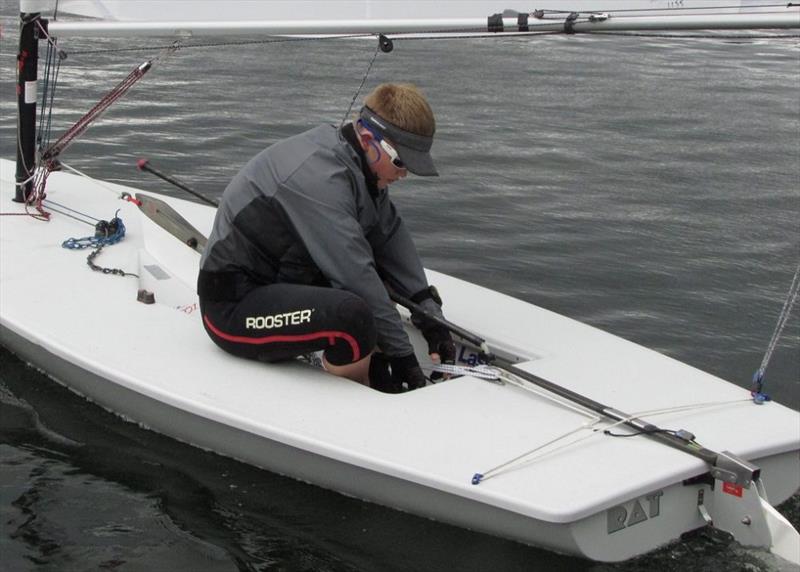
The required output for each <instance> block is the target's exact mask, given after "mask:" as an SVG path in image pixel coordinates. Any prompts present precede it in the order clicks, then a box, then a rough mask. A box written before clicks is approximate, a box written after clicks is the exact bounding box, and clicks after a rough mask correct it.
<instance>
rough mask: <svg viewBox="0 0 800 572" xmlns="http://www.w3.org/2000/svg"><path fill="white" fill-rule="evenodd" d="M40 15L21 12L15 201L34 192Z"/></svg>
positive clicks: (23, 199) (19, 200)
mask: <svg viewBox="0 0 800 572" xmlns="http://www.w3.org/2000/svg"><path fill="white" fill-rule="evenodd" d="M39 16H40V13H39V12H20V34H19V53H18V54H17V114H18V115H17V117H18V121H17V172H16V179H17V191H16V194H15V196H14V201H16V202H18V203H21V202H25V200H26V199H27V198H28V196H29V195H30V194H31V192H32V190H33V181H32V180H31V175H33V171H34V169H35V168H36V91H37V89H36V86H37V79H38V69H39V34H38V26H37V21H39Z"/></svg>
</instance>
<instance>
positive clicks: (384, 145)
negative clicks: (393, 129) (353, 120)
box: [359, 120, 406, 169]
mask: <svg viewBox="0 0 800 572" xmlns="http://www.w3.org/2000/svg"><path fill="white" fill-rule="evenodd" d="M359 123H361V125H362V126H363V127H365V128H366V129H367V131H369V132H370V133H372V136H373V137H375V140H376V141H377V142H378V144H379V145H380V146H381V149H383V150H384V152H385V153H386V154H387V155H388V156H389V159H390V160H391V161H392V165H394V166H395V167H397V168H398V169H405V168H406V164H405V163H403V160H402V159H401V158H400V155H399V154H398V153H397V150H396V149H395V148H394V147H392V146H391V145H390V144H389V142H388V141H386V139H384V138H383V135H381V134H380V133H378V132H377V131H375V130H374V129H373V128H372V127H370V126H369V125H367V124H366V123H364V122H363V121H360V120H359Z"/></svg>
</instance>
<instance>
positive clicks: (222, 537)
mask: <svg viewBox="0 0 800 572" xmlns="http://www.w3.org/2000/svg"><path fill="white" fill-rule="evenodd" d="M14 15H15V14H14V9H13V7H10V6H7V5H4V7H3V12H2V16H3V34H2V47H1V49H0V61H1V64H2V68H0V69H2V79H1V80H0V81H2V85H3V92H2V93H3V96H2V98H0V110H1V111H2V114H1V116H0V156H2V157H4V158H8V159H12V158H13V157H14V151H15V128H16V122H15V115H14V114H15V108H14V87H13V79H14V65H15V53H16V46H15V41H16V39H15V37H14V36H15V30H16V23H15V22H14V20H13V18H14ZM764 35H765V34H760V35H759V36H764ZM766 35H767V36H769V34H766ZM711 36H712V37H708V38H695V37H693V38H680V37H651V38H642V37H635V36H607V37H586V36H574V37H561V36H543V37H536V38H516V39H489V40H483V39H468V40H467V39H464V40H457V41H455V40H454V41H442V40H425V41H397V42H396V43H395V49H394V51H393V52H391V53H388V54H386V53H379V54H378V55H377V58H376V60H375V63H374V66H373V67H372V70H371V72H370V74H369V76H368V78H367V80H366V83H365V86H364V88H363V90H362V91H361V95H362V96H363V95H364V93H366V92H367V91H369V89H371V88H372V87H374V86H375V85H376V84H378V83H380V82H384V81H410V82H413V83H416V84H417V85H419V86H420V87H421V88H422V89H423V90H424V92H425V93H426V94H427V96H428V97H429V99H430V101H431V103H432V106H433V108H434V111H435V113H436V115H437V119H438V131H437V140H436V143H435V145H434V156H435V157H436V160H437V162H438V165H439V169H440V172H441V177H439V178H427V179H422V178H417V179H415V178H413V177H409V178H408V179H406V180H404V181H402V182H400V183H398V184H397V185H396V187H395V188H393V189H392V194H393V197H394V201H395V203H396V204H397V206H398V208H399V209H400V211H401V212H402V214H403V216H404V218H405V220H406V222H407V224H408V225H409V226H410V228H411V230H412V233H413V235H414V237H415V240H416V243H417V246H418V248H419V251H420V253H421V256H422V258H423V260H424V262H425V265H426V266H428V267H430V268H433V269H436V270H439V271H442V272H445V273H448V274H452V275H455V276H458V277H460V278H463V279H465V280H468V281H471V282H475V283H478V284H481V285H483V286H486V287H488V288H492V289H495V290H499V291H501V292H504V293H506V294H509V295H512V296H515V297H518V298H521V299H524V300H527V301H529V302H531V303H534V304H537V305H540V306H543V307H545V308H548V309H550V310H553V311H555V312H558V313H561V314H564V315H567V316H570V317H572V318H575V319H577V320H580V321H583V322H586V323H589V324H591V325H593V326H597V327H599V328H602V329H604V330H607V331H610V332H612V333H614V334H617V335H619V336H622V337H624V338H627V339H629V340H632V341H634V342H637V343H639V344H642V345H644V346H647V347H649V348H652V349H655V350H657V351H659V352H662V353H664V354H666V355H668V356H671V357H673V358H675V359H678V360H680V361H683V362H686V363H688V364H691V365H693V366H695V367H698V368H700V369H703V370H705V371H708V372H711V373H713V374H715V375H718V376H720V377H722V378H724V379H727V380H729V381H731V382H733V383H735V384H738V385H740V386H743V387H746V386H748V384H749V381H750V378H751V376H752V374H753V372H754V371H755V370H756V369H757V368H758V366H759V364H760V362H761V359H762V357H763V355H764V352H765V350H766V347H767V344H768V342H769V340H770V337H771V335H772V332H773V328H774V327H775V323H776V320H777V318H778V315H779V313H780V311H781V307H782V305H783V302H784V300H785V298H786V293H787V290H788V287H789V284H790V282H791V279H792V275H793V272H794V269H795V268H796V265H797V263H798V258H799V257H800V227H799V224H800V223H799V222H798V221H800V42H798V40H797V39H796V38H795V39H786V38H781V37H778V36H779V34H772V37H769V38H766V39H765V38H762V37H758V38H752V37H749V35H748V34H744V35H739V36H738V37H732V35H731V34H716V35H713V34H712V35H711ZM734 36H735V35H734ZM193 42H195V43H199V42H200V40H194V41H193ZM165 43H167V42H165V41H161V40H153V39H151V40H136V39H125V40H120V39H116V40H93V41H87V40H80V41H79V40H64V41H63V42H62V43H61V47H62V49H64V50H65V51H66V53H67V55H68V57H67V58H66V60H64V62H63V64H62V66H61V70H60V77H59V85H58V89H57V91H56V95H55V112H54V114H53V117H52V128H53V133H54V136H56V137H57V136H58V135H59V134H60V133H62V132H63V131H64V130H65V129H66V128H68V127H69V126H70V125H71V124H72V123H73V122H74V121H76V120H77V119H78V118H79V117H80V116H81V115H82V114H83V113H84V112H85V111H86V110H88V109H89V108H90V107H91V106H92V105H93V104H94V103H95V102H96V101H97V100H98V99H99V98H101V97H102V96H103V95H104V94H105V93H106V92H107V91H109V90H110V89H111V88H112V87H113V86H114V85H115V84H116V83H117V82H119V81H120V80H121V79H122V78H123V77H124V76H125V75H127V73H128V72H129V71H130V70H131V69H133V67H134V66H136V65H138V64H139V63H141V62H142V61H144V60H145V59H149V58H153V57H156V56H160V58H159V59H158V60H157V61H156V63H155V65H154V67H153V69H152V70H151V71H150V72H149V73H148V74H147V75H146V76H145V78H144V79H142V80H141V81H140V82H139V83H138V84H137V85H136V86H135V87H134V88H133V89H132V90H131V91H130V92H129V93H128V94H127V95H126V96H125V98H123V99H122V100H121V101H120V102H118V103H117V104H115V105H114V106H113V107H112V108H111V109H110V110H109V111H108V112H107V113H106V114H105V115H104V116H103V117H102V118H101V119H100V120H98V121H97V123H96V124H95V125H94V126H93V127H91V128H90V130H89V131H88V133H87V134H86V135H85V136H84V137H83V138H82V139H80V140H79V141H78V142H77V143H75V144H74V145H73V146H72V147H71V148H70V149H69V150H68V151H67V153H66V155H65V156H64V157H63V159H64V162H65V163H67V164H68V165H70V166H72V167H74V168H76V169H79V170H81V171H83V172H85V173H86V174H88V175H90V176H92V177H96V178H100V179H104V180H110V181H113V182H119V183H124V184H129V185H132V186H135V187H139V188H144V189H147V190H152V191H158V192H164V193H168V194H180V191H178V190H176V189H173V188H170V187H169V186H167V185H165V184H163V183H161V182H160V181H159V180H157V179H153V178H149V177H148V176H147V175H144V174H142V173H140V172H138V171H137V170H136V167H135V164H136V161H137V159H138V158H141V157H146V158H149V159H150V160H151V161H152V163H153V164H154V165H156V166H157V167H159V168H160V169H162V170H163V171H165V172H168V173H170V174H172V175H174V176H176V177H178V178H179V179H181V180H182V181H184V182H185V183H186V184H188V185H189V186H191V187H193V188H194V189H196V190H197V191H199V192H202V193H204V194H206V195H207V196H209V197H219V196H220V194H221V192H222V190H223V188H224V186H225V184H226V182H227V180H228V179H229V178H230V177H231V176H232V175H233V174H234V173H235V172H236V171H237V169H238V168H239V166H241V165H242V164H243V163H244V162H245V161H246V160H248V159H249V158H250V157H251V156H252V155H253V154H255V153H256V152H258V151H259V150H261V149H262V148H263V147H265V146H267V145H269V144H270V143H272V142H274V141H276V140H278V139H279V138H281V137H284V136H288V135H291V134H293V133H297V132H299V131H301V130H304V129H306V128H309V127H311V126H314V125H316V124H318V123H320V122H334V123H338V122H339V121H341V120H342V118H343V116H344V115H345V113H346V111H347V109H348V106H349V105H350V102H351V100H352V98H353V96H354V94H355V93H356V90H357V88H358V87H359V84H360V83H361V80H362V77H363V75H364V73H365V71H366V69H367V66H368V64H369V62H370V59H371V58H372V56H373V54H374V53H375V43H374V42H373V41H371V40H370V41H367V40H349V41H337V42H331V41H319V40H317V41H294V42H274V43H261V44H246V45H215V46H206V47H195V48H185V49H181V50H178V51H177V52H175V53H174V54H171V55H169V54H167V53H166V52H165V51H164V50H162V49H160V48H159V46H162V45H164V44H165ZM220 43H222V42H220ZM136 47H143V48H144V49H142V50H141V51H133V50H131V51H108V50H119V49H121V48H126V49H128V48H136ZM187 198H188V197H187ZM2 211H3V207H2V205H0V212H2ZM93 214H95V215H102V216H103V217H110V216H112V215H113V213H93ZM0 224H2V216H0ZM90 231H91V229H89V227H87V234H90ZM65 238H66V237H65ZM31 264H32V265H35V264H37V260H36V257H35V255H33V254H32V256H31ZM112 279H116V278H115V277H109V280H112ZM69 288H70V286H69V285H68V284H54V285H53V289H52V291H53V299H52V300H48V301H38V300H20V301H16V302H15V303H20V304H43V303H47V304H54V303H55V304H69V303H70V301H69ZM0 295H2V293H1V292H0ZM445 303H446V301H445ZM485 311H489V309H486V308H482V307H481V306H480V304H479V303H478V302H476V306H475V312H476V313H481V312H485ZM97 335H98V336H117V337H118V338H119V343H120V344H125V343H126V338H125V325H124V323H118V322H117V321H115V319H114V316H109V320H108V327H107V330H106V331H102V332H97ZM90 342H91V341H90V340H87V343H90ZM143 359H146V356H143ZM608 359H614V356H608ZM0 366H1V367H0V463H2V464H1V465H0V562H2V565H1V566H0V567H2V569H3V570H8V571H24V570H34V571H49V570H53V571H56V570H58V571H62V570H67V571H72V570H76V571H83V570H87V571H88V570H121V571H126V572H127V571H137V570H148V571H154V570H158V571H161V570H164V571H174V570H193V571H194V570H200V571H206V570H208V571H223V570H225V571H228V570H242V571H256V570H284V571H312V570H313V571H317V570H330V571H371V570H380V571H383V570H387V571H390V570H396V571H406V570H421V571H424V570H464V571H473V570H474V571H477V570H498V571H503V570H509V571H517V570H586V571H592V572H601V571H602V572H605V571H639V570H642V571H644V570H647V571H654V570H658V571H661V570H676V571H677V570H681V571H684V570H689V571H691V570H698V571H699V570H714V571H722V570H726V571H727V570H743V571H744V570H747V571H754V570H771V571H772V570H784V569H787V568H786V566H785V564H784V563H782V562H780V561H778V560H776V559H775V558H773V557H772V556H771V555H769V554H768V553H766V552H764V551H761V550H754V549H745V548H742V547H740V546H738V545H736V544H735V543H732V542H730V541H729V540H727V539H725V538H721V537H717V536H714V535H710V534H707V533H698V534H695V535H692V536H691V537H690V538H687V539H685V540H683V541H681V542H680V543H678V544H675V545H673V546H669V547H666V548H664V549H662V550H659V551H657V552H655V553H652V554H649V555H646V556H644V557H642V558H639V559H635V560H633V561H630V562H626V563H621V564H614V565H611V564H599V563H592V562H587V561H583V560H580V559H576V558H571V557H566V556H560V555H556V554H553V553H550V552H547V551H543V550H538V549H535V548H530V547H526V546H522V545H519V544H516V543H513V542H509V541H505V540H501V539H497V538H493V537H489V536H486V535H481V534H476V533H473V532H470V531H467V530H462V529H458V528H454V527H451V526H447V525H444V524H440V523H436V522H432V521H429V520H426V519H422V518H418V517H415V516H413V515H409V514H404V513H400V512H397V511H394V510H390V509H386V508H382V507H379V506H376V505H373V504H369V503H364V502H361V501H358V500H356V499H352V498H347V497H343V496H341V495H338V494H336V493H333V492H329V491H325V490H322V489H320V488H317V487H315V486H312V485H309V484H305V483H301V482H297V481H294V480H291V479H288V478H285V477H282V476H279V475H275V474H271V473H269V472H266V471H262V470H259V469H256V468H253V467H250V466H246V465H243V464H240V463H238V462H236V461H233V460H230V459H227V458H223V457H220V456H217V455H215V454H213V453H210V452H205V451H201V450H198V449H195V448H192V447H190V446H188V445H184V444H181V443H178V442H175V441H173V440H171V439H168V438H166V437H163V436H160V435H157V434H155V433H152V432H150V431H147V430H145V429H142V428H140V427H139V426H137V425H136V424H134V423H130V422H128V421H125V420H123V419H120V418H119V417H116V416H114V415H112V414H110V413H108V412H106V411H104V410H102V409H100V408H99V407H97V406H95V405H93V404H91V403H89V402H87V401H85V400H83V399H82V398H81V397H79V396H77V395H74V394H72V393H71V392H69V391H68V390H66V389H64V388H63V387H61V386H59V385H57V384H56V383H55V382H53V381H51V380H50V379H49V378H48V377H46V376H45V375H43V374H42V373H41V372H38V371H36V370H34V369H32V368H30V367H28V366H26V365H25V364H24V363H22V362H21V361H19V360H18V359H17V358H16V357H15V356H13V355H12V354H11V353H10V352H9V351H7V350H6V349H4V348H0ZM175 375H181V372H180V371H175ZM766 380H767V383H766V386H765V390H766V391H767V392H768V393H770V394H771V395H772V397H773V398H774V399H776V400H777V401H779V402H782V403H784V404H786V405H788V406H790V407H792V408H795V409H798V408H800V320H798V316H797V314H795V315H794V316H793V317H792V318H791V319H790V321H789V323H788V325H787V327H786V329H785V331H784V333H783V336H782V338H781V340H780V342H779V344H778V346H777V348H776V350H775V353H774V354H773V357H772V360H771V362H770V365H769V368H768V369H767V377H766ZM638 381H639V380H637V379H620V380H619V383H620V384H621V385H622V386H625V385H629V386H631V387H634V386H635V384H636V383H637V382H638ZM459 406H460V404H458V403H454V404H452V407H459ZM365 430H367V431H368V430H369V428H368V427H365ZM397 430H398V433H400V432H402V427H398V428H397ZM487 430H490V428H487ZM752 430H753V431H755V432H758V431H759V427H752ZM798 430H799V431H800V428H799V429H798ZM498 438H502V437H500V436H498ZM587 486H591V482H590V479H588V480H587ZM780 509H781V510H782V511H783V512H784V514H786V515H787V517H788V518H789V519H790V521H792V522H793V524H794V525H795V526H796V527H799V526H800V496H797V495H796V496H795V497H794V498H793V499H791V500H790V501H788V502H787V503H785V504H784V505H783V506H781V507H780Z"/></svg>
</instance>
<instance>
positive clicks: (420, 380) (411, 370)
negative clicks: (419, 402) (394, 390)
mask: <svg viewBox="0 0 800 572" xmlns="http://www.w3.org/2000/svg"><path fill="white" fill-rule="evenodd" d="M389 361H390V363H391V364H392V379H394V382H395V383H397V384H402V383H405V384H406V386H407V387H408V390H409V391H411V390H412V389H418V388H420V387H425V374H423V373H422V369H420V367H419V362H418V361H417V356H415V355H414V354H411V355H407V356H404V357H400V358H390V360H389Z"/></svg>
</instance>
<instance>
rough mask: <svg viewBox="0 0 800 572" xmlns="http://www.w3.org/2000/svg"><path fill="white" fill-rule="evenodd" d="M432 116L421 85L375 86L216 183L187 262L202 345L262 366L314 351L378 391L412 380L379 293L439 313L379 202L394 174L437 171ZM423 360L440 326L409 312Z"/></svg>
mask: <svg viewBox="0 0 800 572" xmlns="http://www.w3.org/2000/svg"><path fill="white" fill-rule="evenodd" d="M435 128H436V126H435V120H434V117H433V112H432V111H431V108H430V106H429V105H428V102H427V101H426V99H425V97H424V96H423V95H422V93H421V92H420V91H419V90H418V89H417V88H416V87H414V86H412V85H408V84H383V85H380V86H378V87H377V88H375V90H374V91H373V92H372V93H371V94H369V95H368V96H367V97H366V99H365V101H364V107H362V108H361V111H360V113H359V116H358V118H357V120H356V121H355V122H353V123H348V124H346V125H344V126H343V127H341V128H337V127H336V126H334V125H322V126H319V127H316V128H314V129H311V130H310V131H306V132H305V133H301V134H299V135H296V136H294V137H290V138H288V139H285V140H283V141H279V142H278V143H275V144H274V145H272V146H270V147H268V148H267V149H265V150H264V151H262V152H261V153H259V154H258V155H256V156H255V157H254V158H253V159H251V160H250V162H248V163H247V164H246V165H245V166H244V167H243V168H242V169H241V171H239V173H238V174H237V175H236V176H235V177H234V178H233V180H232V181H231V183H230V184H229V185H228V187H227V188H226V189H225V193H224V194H223V196H222V201H221V204H220V206H219V210H218V212H217V216H216V219H215V220H214V228H213V230H212V232H211V235H210V237H209V240H208V245H207V247H206V249H205V252H204V254H203V257H202V259H201V262H200V268H201V269H200V276H199V279H198V293H199V296H200V309H201V312H202V315H203V324H204V326H205V328H206V331H207V332H208V334H209V336H211V339H212V340H214V342H216V343H217V345H219V346H220V347H221V348H222V349H224V350H225V351H228V352H230V353H232V354H235V355H237V356H242V357H245V358H250V359H258V360H263V361H268V362H274V361H281V360H286V359H291V358H294V357H297V356H299V355H302V354H306V353H309V352H314V351H319V350H324V354H323V365H324V367H325V369H327V370H328V371H329V372H331V373H334V374H336V375H340V376H343V377H347V378H349V379H352V380H355V381H358V382H360V383H363V384H366V385H371V386H372V387H375V388H376V389H379V390H381V391H386V392H390V393H397V392H400V391H402V390H403V389H405V388H408V389H416V388H418V387H422V386H424V385H425V377H424V375H423V373H422V370H421V369H420V367H419V363H418V362H417V358H416V356H415V355H414V350H413V347H412V345H411V342H410V341H409V338H408V335H407V333H406V331H405V330H404V329H403V325H402V323H401V320H400V316H399V314H398V312H397V309H396V308H395V306H394V304H393V303H392V301H391V299H390V297H389V294H388V292H387V286H388V288H391V289H393V290H394V291H396V292H397V293H398V294H400V295H402V296H404V297H406V298H410V299H411V300H413V301H414V302H416V303H417V304H419V305H421V306H422V307H423V308H424V309H425V310H426V311H428V312H430V313H432V314H434V315H437V316H439V317H441V316H442V312H441V308H440V306H441V300H440V299H439V297H438V294H437V293H436V290H435V289H433V288H432V287H430V286H429V285H428V282H427V279H426V277H425V273H424V272H423V268H422V263H421V262H420V260H419V256H418V254H417V250H416V248H415V246H414V243H413V241H412V239H411V236H410V234H409V232H408V230H407V229H406V227H405V225H404V224H403V221H402V219H401V218H400V216H399V215H398V213H397V210H396V209H395V207H394V205H393V204H392V202H391V200H390V199H389V195H388V190H387V188H388V186H389V184H391V183H393V182H395V181H397V180H399V179H402V178H404V177H405V176H406V175H407V174H408V172H411V173H414V174H416V175H421V176H434V175H438V173H437V171H436V167H435V166H434V164H433V159H432V158H431V156H430V148H431V145H432V143H433V135H434V131H435ZM412 319H413V322H414V324H415V325H416V326H417V327H418V328H420V330H421V331H422V333H423V335H424V336H425V339H426V340H427V342H428V345H429V351H430V353H431V356H432V358H433V359H434V361H437V360H442V361H445V362H451V363H452V361H453V359H454V357H455V347H454V345H453V341H452V339H451V337H450V333H449V332H448V331H447V330H446V329H445V328H443V327H441V326H438V325H436V324H434V323H431V322H428V321H426V320H425V319H424V318H422V317H420V316H412Z"/></svg>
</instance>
